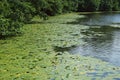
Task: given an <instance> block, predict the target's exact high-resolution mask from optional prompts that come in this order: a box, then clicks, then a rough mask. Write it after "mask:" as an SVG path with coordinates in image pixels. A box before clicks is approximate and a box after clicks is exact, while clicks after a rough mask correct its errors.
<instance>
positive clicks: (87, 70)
mask: <svg viewBox="0 0 120 80" xmlns="http://www.w3.org/2000/svg"><path fill="white" fill-rule="evenodd" d="M83 17H84V16H82V15H78V14H77V13H70V14H64V15H60V16H55V17H51V18H50V19H49V20H47V21H42V20H40V19H39V18H38V17H36V18H34V19H33V22H32V23H31V24H27V25H25V26H24V27H23V32H24V34H23V35H22V36H18V37H13V38H8V39H5V40H0V80H119V79H120V74H119V73H120V68H119V67H115V66H111V65H110V64H108V63H106V62H102V61H101V60H97V59H93V58H90V57H83V56H80V55H71V54H69V53H68V52H66V51H63V52H55V50H56V47H58V48H64V49H65V48H71V47H72V46H77V45H80V44H83V42H82V40H81V38H82V37H83V35H82V34H80V32H81V30H82V29H85V28H89V26H83V25H79V24H72V22H75V21H76V20H77V19H80V18H83Z"/></svg>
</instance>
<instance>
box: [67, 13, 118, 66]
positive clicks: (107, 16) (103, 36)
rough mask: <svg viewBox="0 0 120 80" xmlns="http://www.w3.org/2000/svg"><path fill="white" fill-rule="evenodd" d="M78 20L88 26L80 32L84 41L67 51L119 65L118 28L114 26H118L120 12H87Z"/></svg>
mask: <svg viewBox="0 0 120 80" xmlns="http://www.w3.org/2000/svg"><path fill="white" fill-rule="evenodd" d="M78 22H79V23H80V24H84V25H89V26H90V28H89V29H87V30H83V31H82V32H81V33H82V34H83V35H84V36H85V37H83V41H84V42H86V43H85V44H84V45H80V46H77V47H75V48H72V49H71V50H70V51H69V52H71V53H73V54H81V55H84V56H92V57H95V58H98V59H101V60H103V61H106V62H109V63H111V64H113V65H116V66H120V29H119V28H116V27H114V25H117V27H119V26H120V25H119V24H120V13H101V14H98V13H97V14H88V15H86V18H84V19H79V21H78ZM111 25H113V26H111Z"/></svg>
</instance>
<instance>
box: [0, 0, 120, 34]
mask: <svg viewBox="0 0 120 80" xmlns="http://www.w3.org/2000/svg"><path fill="white" fill-rule="evenodd" d="M119 9H120V1H119V0H74V1H73V0H0V21H1V22H0V36H6V35H7V36H8V35H16V34H17V33H18V32H19V30H20V28H21V27H22V24H25V23H28V22H30V21H31V19H32V18H33V17H34V16H36V15H39V16H40V17H41V18H43V19H44V20H46V19H48V16H54V15H57V14H62V13H67V12H72V11H112V10H114V11H115V10H119Z"/></svg>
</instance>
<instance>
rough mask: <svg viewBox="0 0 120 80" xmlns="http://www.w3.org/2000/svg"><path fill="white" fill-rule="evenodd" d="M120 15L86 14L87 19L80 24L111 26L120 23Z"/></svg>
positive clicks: (80, 21)
mask: <svg viewBox="0 0 120 80" xmlns="http://www.w3.org/2000/svg"><path fill="white" fill-rule="evenodd" d="M119 18H120V13H112V12H111V13H108V12H107V13H99V14H98V13H94V14H93V13H92V14H86V18H83V19H79V23H80V24H84V25H100V26H101V25H102V26H103V25H110V24H116V23H117V24H119V23H120V19H119Z"/></svg>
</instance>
